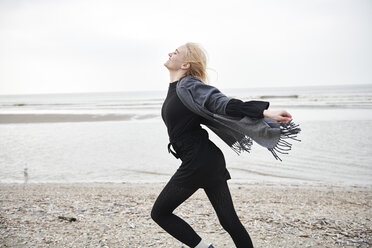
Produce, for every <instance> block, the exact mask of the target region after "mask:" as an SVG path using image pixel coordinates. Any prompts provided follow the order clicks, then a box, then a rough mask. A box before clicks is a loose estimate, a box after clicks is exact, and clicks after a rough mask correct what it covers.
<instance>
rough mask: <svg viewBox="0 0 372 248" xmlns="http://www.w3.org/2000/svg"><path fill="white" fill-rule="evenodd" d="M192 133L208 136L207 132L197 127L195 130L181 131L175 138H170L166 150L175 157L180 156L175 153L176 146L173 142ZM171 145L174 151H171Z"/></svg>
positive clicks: (190, 135)
mask: <svg viewBox="0 0 372 248" xmlns="http://www.w3.org/2000/svg"><path fill="white" fill-rule="evenodd" d="M193 135H205V137H208V133H207V131H205V130H204V129H197V130H193V131H190V132H187V133H183V134H182V135H180V136H178V137H177V138H175V139H172V140H170V143H169V144H168V152H169V153H172V154H173V156H174V157H175V158H177V159H178V158H180V156H179V154H178V153H177V150H178V149H177V146H175V143H176V142H177V141H180V140H183V139H185V138H188V137H192V136H193ZM171 146H172V147H173V150H174V151H172V149H171Z"/></svg>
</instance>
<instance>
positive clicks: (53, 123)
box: [0, 84, 372, 187]
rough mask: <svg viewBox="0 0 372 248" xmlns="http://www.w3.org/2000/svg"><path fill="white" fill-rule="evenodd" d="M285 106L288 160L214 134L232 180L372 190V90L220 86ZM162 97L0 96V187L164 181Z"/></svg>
mask: <svg viewBox="0 0 372 248" xmlns="http://www.w3.org/2000/svg"><path fill="white" fill-rule="evenodd" d="M221 91H222V92H223V93H224V94H226V95H227V96H229V97H232V98H239V99H241V100H244V101H249V100H262V101H269V102H270V109H277V110H279V109H285V110H287V111H288V112H289V113H290V114H291V115H292V117H293V121H294V122H295V123H296V124H299V127H300V128H301V130H302V131H301V133H300V134H299V135H298V139H300V140H301V141H291V143H292V144H293V146H292V150H291V151H290V153H289V154H288V155H281V156H280V157H281V159H282V161H279V160H276V159H275V158H274V157H273V156H272V154H271V153H270V152H269V151H268V150H267V149H265V148H263V147H261V146H260V145H258V144H255V143H254V144H253V147H252V150H251V152H250V153H243V154H240V155H238V154H236V153H235V152H234V151H233V150H232V149H230V148H229V147H228V146H227V145H226V144H224V143H223V142H222V141H221V140H220V139H219V138H218V137H217V136H216V135H215V134H214V133H213V132H212V131H210V130H208V129H207V127H205V128H206V129H207V130H208V133H209V135H210V139H211V140H212V141H213V142H214V143H216V145H217V146H218V147H220V148H221V150H222V151H223V153H224V155H225V160H226V165H227V168H228V170H229V171H230V174H231V177H232V179H231V180H230V181H229V182H231V183H243V184H244V183H246V184H274V185H288V184H290V185H298V184H307V185H339V186H368V187H369V186H371V185H372V84H364V85H332V86H327V85H324V86H301V87H276V88H275V87H271V88H243V89H222V90H221ZM166 93H167V88H166V87H165V88H164V89H163V90H159V91H138V92H134V91H133V92H103V93H74V94H71V93H69V94H32V95H0V183H20V184H26V183H86V182H89V183H91V182H103V183H106V182H114V183H165V182H167V181H168V180H169V179H170V177H171V176H172V175H173V173H174V172H175V171H176V170H177V168H178V167H179V165H180V163H181V161H180V160H177V159H176V158H175V157H173V156H172V155H171V154H169V153H168V150H167V144H168V135H167V130H166V127H165V125H164V123H163V121H162V119H161V115H160V111H161V106H162V103H163V101H164V99H165V97H166Z"/></svg>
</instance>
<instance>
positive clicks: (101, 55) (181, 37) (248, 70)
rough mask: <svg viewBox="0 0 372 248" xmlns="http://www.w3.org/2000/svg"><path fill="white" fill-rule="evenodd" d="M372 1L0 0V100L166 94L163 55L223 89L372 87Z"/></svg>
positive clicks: (166, 79)
mask: <svg viewBox="0 0 372 248" xmlns="http://www.w3.org/2000/svg"><path fill="white" fill-rule="evenodd" d="M371 23H372V1H371V0H280V1H278V0H256V1H247V0H244V1H243V0H242V1H236V0H229V1H226V0H225V1H216V0H205V1H200V0H188V1H182V2H181V1H174V0H157V1H153V0H136V1H125V0H121V1H120V0H111V1H107V0H105V1H103V0H102V1H97V0H86V1H84V0H63V1H59V0H33V1H20V0H0V94H25V93H62V92H96V91H127V90H162V89H166V88H167V87H168V83H169V78H168V71H167V70H166V68H165V67H164V66H163V63H164V62H165V61H166V60H167V59H168V55H167V54H168V53H169V52H171V51H173V50H174V49H175V48H177V47H178V46H180V45H182V44H184V43H186V42H188V41H191V42H197V43H200V44H201V45H202V46H203V47H204V48H205V49H206V50H207V52H208V57H209V62H210V63H209V67H210V68H211V69H210V70H209V75H210V79H211V84H213V85H215V86H217V87H219V88H243V87H270V86H275V87H277V86H300V85H319V84H328V85H332V84H353V83H358V84H366V83H368V84H372V47H371V44H372V28H371Z"/></svg>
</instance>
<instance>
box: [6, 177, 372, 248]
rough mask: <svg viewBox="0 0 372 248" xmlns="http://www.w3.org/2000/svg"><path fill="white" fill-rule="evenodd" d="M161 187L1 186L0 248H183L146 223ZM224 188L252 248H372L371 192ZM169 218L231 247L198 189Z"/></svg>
mask: <svg viewBox="0 0 372 248" xmlns="http://www.w3.org/2000/svg"><path fill="white" fill-rule="evenodd" d="M164 186H165V183H30V184H17V183H0V197H1V199H0V209H1V211H0V232H1V235H0V243H1V244H3V247H35V246H42V247H66V246H68V247H87V246H89V247H98V246H99V247H131V248H132V247H181V246H182V244H181V243H180V242H178V241H177V240H175V239H174V238H173V237H171V236H170V235H169V234H167V233H165V232H164V231H163V230H162V229H161V228H160V227H159V226H157V224H156V223H155V222H153V221H152V220H151V218H150V212H151V208H152V204H153V203H154V201H155V199H156V197H157V195H158V194H159V193H160V191H161V189H162V188H163V187H164ZM229 186H230V190H231V194H232V198H233V202H234V206H235V209H236V211H237V214H238V216H239V218H240V220H241V222H242V224H243V225H244V226H245V228H246V229H247V231H248V232H249V233H250V235H251V238H252V240H253V243H254V245H255V247H340V246H341V247H355V246H357V247H370V245H371V244H372V220H371V219H372V218H371V207H372V188H371V187H370V186H337V185H336V186H335V185H315V186H313V185H311V184H307V185H302V184H298V185H296V184H293V185H281V184H259V183H254V184H244V183H230V182H229ZM175 214H177V215H179V216H180V217H181V218H183V219H185V220H186V221H187V222H188V223H189V224H190V225H191V226H192V227H193V228H194V229H195V231H196V232H197V233H198V234H199V235H200V236H201V237H202V238H204V239H206V240H207V241H208V242H213V244H214V245H215V247H216V248H220V247H226V248H231V247H235V246H234V245H233V243H232V240H231V238H230V236H229V235H228V234H227V233H226V232H225V231H224V230H223V229H222V227H221V226H220V224H219V222H218V219H217V217H216V214H215V212H214V210H213V208H212V206H211V205H210V203H209V201H208V199H207V197H206V195H205V193H204V191H203V190H202V189H199V190H198V191H197V192H196V193H195V194H194V195H193V196H191V197H190V198H189V199H188V200H187V201H186V202H184V203H183V204H182V205H181V206H180V207H179V208H177V209H176V210H175ZM59 217H64V218H65V219H63V218H59ZM69 218H70V219H69ZM71 218H76V221H74V220H73V219H71ZM70 220H71V221H70Z"/></svg>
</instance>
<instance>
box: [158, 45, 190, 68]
mask: <svg viewBox="0 0 372 248" xmlns="http://www.w3.org/2000/svg"><path fill="white" fill-rule="evenodd" d="M186 49H187V48H186V46H185V45H182V46H180V47H179V48H177V49H176V50H175V51H174V52H171V53H168V56H169V59H168V60H167V61H166V62H165V63H164V65H165V67H167V68H168V70H174V71H177V70H179V69H184V66H185V64H184V62H185V54H186Z"/></svg>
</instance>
